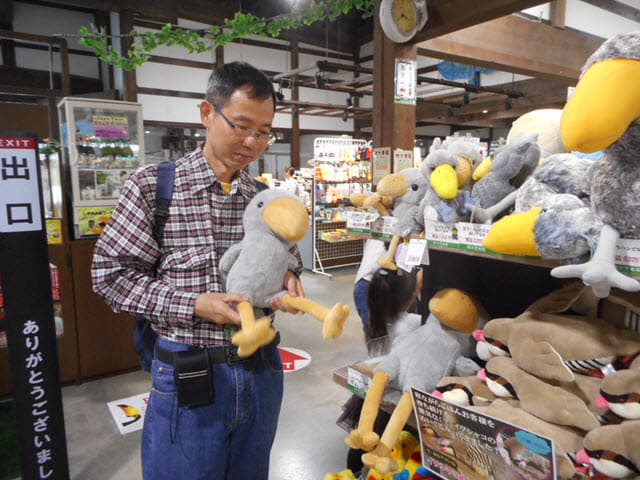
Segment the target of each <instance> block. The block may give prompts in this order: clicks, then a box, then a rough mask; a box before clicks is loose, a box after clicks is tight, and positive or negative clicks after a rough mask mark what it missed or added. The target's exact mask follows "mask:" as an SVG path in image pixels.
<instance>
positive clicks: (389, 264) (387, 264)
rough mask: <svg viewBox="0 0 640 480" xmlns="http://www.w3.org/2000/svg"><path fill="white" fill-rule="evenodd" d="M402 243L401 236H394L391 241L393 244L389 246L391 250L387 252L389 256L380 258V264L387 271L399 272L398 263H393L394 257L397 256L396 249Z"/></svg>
mask: <svg viewBox="0 0 640 480" xmlns="http://www.w3.org/2000/svg"><path fill="white" fill-rule="evenodd" d="M399 243H400V236H399V235H394V236H393V238H392V239H391V243H390V244H389V249H388V250H387V255H386V256H385V257H384V258H379V259H378V263H379V264H380V266H381V267H382V268H386V269H387V270H397V269H398V266H397V265H396V262H394V261H393V257H394V256H395V254H396V249H397V248H398V244H399Z"/></svg>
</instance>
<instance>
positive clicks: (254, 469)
mask: <svg viewBox="0 0 640 480" xmlns="http://www.w3.org/2000/svg"><path fill="white" fill-rule="evenodd" d="M274 113H275V94H274V91H273V85H272V84H271V82H270V81H269V79H268V78H267V77H266V76H265V75H264V74H263V73H261V72H260V71H258V70H256V69H255V68H254V67H252V66H250V65H248V64H246V63H239V62H234V63H230V64H225V65H222V66H221V67H219V68H218V69H216V70H215V71H214V72H213V73H212V74H211V76H210V78H209V82H208V85H207V93H206V97H205V100H204V101H203V102H202V103H201V104H200V116H201V120H202V123H203V125H204V126H205V128H206V129H207V138H206V141H205V143H204V146H203V147H202V148H198V149H196V150H195V151H194V152H192V153H190V154H189V155H187V156H186V157H184V158H182V159H180V160H178V161H177V162H176V170H175V182H174V189H173V196H172V201H171V208H170V212H169V218H168V220H167V223H166V226H165V229H164V234H163V236H162V238H161V241H160V245H158V243H157V242H156V241H155V240H154V239H153V236H152V223H153V212H154V209H155V186H156V177H157V167H156V166H154V165H151V166H147V167H144V168H142V169H140V170H138V171H136V172H135V173H134V174H133V175H131V177H130V178H129V180H128V181H127V183H126V185H125V187H124V189H123V192H122V195H121V197H120V201H119V203H118V205H117V207H116V209H115V211H114V214H113V216H112V218H111V221H110V222H109V224H108V225H107V228H106V229H105V231H104V233H103V235H102V236H101V237H100V239H99V240H98V242H97V244H96V248H95V252H94V259H93V265H92V278H93V285H94V290H95V291H96V292H97V293H98V294H100V295H102V296H103V297H104V298H105V300H106V302H107V303H108V304H109V305H110V306H111V307H112V308H113V310H114V311H116V312H120V311H124V312H130V313H135V314H140V315H144V316H146V317H147V318H149V319H150V321H151V324H152V326H153V328H154V330H155V331H156V332H157V333H158V334H159V337H158V341H157V344H156V353H155V358H154V361H153V365H152V368H151V374H152V390H151V395H150V398H149V404H148V406H147V412H146V416H145V424H144V429H143V434H142V470H143V476H144V478H145V479H147V480H158V479H171V480H174V479H177V478H184V479H196V478H198V479H240V478H251V479H264V480H266V479H267V477H268V467H269V452H270V450H271V445H272V443H273V439H274V435H275V431H276V425H277V421H278V415H279V412H280V405H281V400H282V388H283V379H282V362H281V360H280V356H279V352H278V349H277V348H276V346H275V343H276V342H273V343H272V344H270V345H267V346H265V347H263V348H261V349H260V350H258V352H256V353H255V354H254V355H252V356H251V357H250V358H249V359H248V360H242V359H238V357H237V355H234V353H236V352H235V347H234V346H233V345H231V341H230V339H231V337H232V335H233V333H235V331H237V329H238V325H239V323H240V317H239V315H238V313H237V311H236V310H234V308H233V304H235V303H237V302H241V301H245V300H247V298H246V297H245V296H243V295H240V294H237V293H233V292H226V293H224V285H223V284H222V279H221V277H220V270H219V265H218V263H219V261H220V258H221V257H222V255H223V253H224V252H225V251H226V250H227V249H228V248H229V247H230V246H231V245H232V244H234V243H237V242H238V241H240V240H241V239H242V237H243V230H242V214H243V211H244V209H245V207H246V205H247V204H248V202H249V200H250V199H251V198H252V197H253V196H254V195H255V194H256V193H257V187H256V185H255V183H254V182H253V180H252V179H251V178H250V177H249V176H248V174H247V173H246V171H244V170H243V169H244V168H245V167H246V166H247V165H248V164H249V163H251V162H253V161H254V160H256V159H257V158H258V156H259V155H260V154H261V153H262V152H263V151H264V150H265V149H266V148H267V146H268V145H269V144H270V143H271V142H272V139H273V138H274V135H273V134H272V132H271V123H272V121H273V116H274ZM295 253H297V251H296V252H295ZM298 258H299V256H298ZM154 271H155V274H154ZM299 271H301V266H300V267H299V270H298V272H299ZM298 272H291V271H289V272H287V274H286V276H285V278H283V286H284V288H285V289H286V290H288V291H289V293H290V295H292V296H304V291H303V289H302V285H301V283H300V280H299V278H298V276H297V273H298ZM270 307H271V308H273V309H279V310H284V311H288V312H292V313H295V310H293V309H292V308H291V307H290V306H289V305H287V304H285V303H283V302H282V301H281V300H280V299H278V298H274V299H273V300H272V301H271V303H270ZM174 377H175V379H174Z"/></svg>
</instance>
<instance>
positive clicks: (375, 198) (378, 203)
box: [362, 192, 390, 217]
mask: <svg viewBox="0 0 640 480" xmlns="http://www.w3.org/2000/svg"><path fill="white" fill-rule="evenodd" d="M362 206H364V207H371V208H375V209H376V210H377V211H378V212H379V213H380V215H382V216H383V217H388V216H389V215H390V213H389V210H387V208H386V207H385V206H384V204H383V197H382V195H380V194H379V193H378V192H375V193H373V194H371V195H370V196H368V197H367V198H366V199H365V200H364V202H363V204H362Z"/></svg>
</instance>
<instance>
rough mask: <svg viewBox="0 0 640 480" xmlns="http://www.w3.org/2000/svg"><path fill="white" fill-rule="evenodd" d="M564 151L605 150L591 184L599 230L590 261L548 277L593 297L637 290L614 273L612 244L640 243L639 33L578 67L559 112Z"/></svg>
mask: <svg viewBox="0 0 640 480" xmlns="http://www.w3.org/2000/svg"><path fill="white" fill-rule="evenodd" d="M560 128H561V131H562V140H563V141H564V144H565V146H566V147H567V149H568V150H578V151H581V152H585V153H591V152H597V151H599V150H602V149H605V150H604V152H603V155H602V156H601V157H600V158H599V159H598V160H597V162H596V165H595V167H594V168H595V170H594V173H593V178H592V182H591V206H592V208H593V210H594V212H595V213H596V215H598V217H600V219H601V220H602V222H603V223H604V226H603V227H602V231H601V233H600V240H599V241H598V246H597V249H596V251H595V253H594V254H593V256H592V258H591V260H590V261H589V262H587V263H584V264H582V265H567V266H563V267H557V268H554V269H553V270H552V271H551V275H553V276H554V277H560V278H568V277H580V278H582V280H583V281H584V282H585V283H587V284H589V285H591V286H592V287H593V291H594V293H595V294H596V295H597V296H598V297H606V296H608V295H609V290H610V288H611V287H618V288H621V289H623V290H627V291H638V290H640V282H638V281H637V280H634V279H632V278H629V277H627V276H625V275H623V274H622V273H620V272H618V271H617V270H616V267H615V264H614V258H615V248H616V242H617V240H618V239H619V238H620V237H622V238H636V239H640V157H639V156H638V152H640V31H636V32H630V33H625V34H622V35H617V36H615V37H613V38H611V39H609V40H607V41H606V42H605V43H603V44H602V46H601V47H600V48H599V49H598V50H596V52H595V53H594V54H593V55H591V57H590V58H589V59H588V60H587V63H586V64H585V66H584V67H583V73H582V77H581V79H580V81H579V82H578V85H577V86H576V89H575V91H574V92H573V95H572V96H571V98H570V99H569V101H568V102H567V105H566V106H565V108H564V111H563V113H562V121H561V126H560Z"/></svg>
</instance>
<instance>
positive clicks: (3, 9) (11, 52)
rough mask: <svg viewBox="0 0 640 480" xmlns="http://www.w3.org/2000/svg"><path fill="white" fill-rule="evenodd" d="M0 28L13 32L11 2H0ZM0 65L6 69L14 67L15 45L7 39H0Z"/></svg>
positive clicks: (11, 0) (9, 0) (10, 0)
mask: <svg viewBox="0 0 640 480" xmlns="http://www.w3.org/2000/svg"><path fill="white" fill-rule="evenodd" d="M0 28H1V29H3V30H10V31H13V0H7V1H4V2H0ZM0 51H1V52H2V63H3V65H6V66H8V67H15V66H16V49H15V43H14V41H13V40H11V39H9V38H0Z"/></svg>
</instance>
